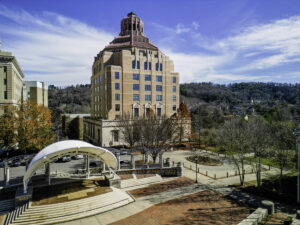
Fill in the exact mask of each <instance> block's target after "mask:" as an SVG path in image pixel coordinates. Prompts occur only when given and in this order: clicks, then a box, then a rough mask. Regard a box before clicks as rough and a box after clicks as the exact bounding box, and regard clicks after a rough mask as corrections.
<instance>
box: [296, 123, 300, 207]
mask: <svg viewBox="0 0 300 225" xmlns="http://www.w3.org/2000/svg"><path fill="white" fill-rule="evenodd" d="M295 135H296V137H297V148H298V163H297V168H298V169H297V170H298V171H297V172H298V176H297V203H300V124H299V125H298V127H297V128H296V129H295Z"/></svg>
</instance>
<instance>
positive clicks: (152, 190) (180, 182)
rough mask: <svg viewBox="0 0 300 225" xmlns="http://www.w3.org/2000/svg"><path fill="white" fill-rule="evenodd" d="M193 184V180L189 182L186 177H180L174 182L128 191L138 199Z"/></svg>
mask: <svg viewBox="0 0 300 225" xmlns="http://www.w3.org/2000/svg"><path fill="white" fill-rule="evenodd" d="M194 183H195V182H194V181H193V180H191V179H189V178H187V177H180V178H177V179H176V180H171V181H167V182H163V183H158V184H152V185H150V186H148V187H145V188H139V189H135V190H132V191H130V194H132V195H133V196H134V197H135V198H140V197H143V196H147V195H152V194H156V193H159V192H163V191H167V190H169V189H174V188H178V187H184V186H189V185H191V184H194Z"/></svg>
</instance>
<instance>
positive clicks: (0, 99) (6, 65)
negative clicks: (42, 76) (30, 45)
mask: <svg viewBox="0 0 300 225" xmlns="http://www.w3.org/2000/svg"><path fill="white" fill-rule="evenodd" d="M0 47H1V43H0ZM23 78H24V74H23V71H22V69H21V67H20V65H19V63H18V61H17V59H16V57H15V56H13V55H12V53H11V52H3V51H1V49H0V105H2V104H12V105H18V104H19V103H20V102H21V99H22V89H23ZM2 113H3V112H2V111H1V109H0V115H1V114H2Z"/></svg>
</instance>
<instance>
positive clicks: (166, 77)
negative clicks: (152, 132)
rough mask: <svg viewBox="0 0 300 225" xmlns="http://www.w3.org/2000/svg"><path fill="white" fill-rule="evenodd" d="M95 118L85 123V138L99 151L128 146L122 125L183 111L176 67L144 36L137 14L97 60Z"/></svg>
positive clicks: (93, 86) (126, 21) (93, 100)
mask: <svg viewBox="0 0 300 225" xmlns="http://www.w3.org/2000/svg"><path fill="white" fill-rule="evenodd" d="M91 92H92V93H91V117H88V118H85V119H84V139H85V140H86V141H89V142H91V143H93V144H96V145H99V146H109V145H122V144H126V143H123V140H122V137H120V134H119V131H118V129H116V128H117V127H118V120H119V119H120V118H122V116H123V115H125V114H129V115H130V116H132V117H141V116H147V115H148V114H149V113H155V114H156V115H157V116H161V115H164V114H165V115H166V116H168V117H170V116H172V115H173V114H174V113H176V110H177V108H178V106H179V74H178V73H176V72H174V63H173V61H172V60H170V58H169V57H168V56H167V55H165V54H164V53H162V52H161V51H160V50H159V49H158V48H157V47H156V46H155V45H154V44H153V43H151V42H150V41H149V38H147V37H146V36H145V34H144V23H143V21H142V20H141V19H140V18H139V17H137V16H136V14H134V13H132V12H131V13H129V14H128V15H127V17H125V18H124V19H123V20H122V21H121V32H120V34H119V36H118V37H116V38H115V39H114V40H113V41H112V42H111V43H110V44H109V45H108V46H106V47H105V48H104V49H103V50H102V51H100V53H99V54H98V55H97V56H96V57H95V59H94V63H93V67H92V77H91Z"/></svg>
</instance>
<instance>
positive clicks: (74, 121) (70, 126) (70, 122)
mask: <svg viewBox="0 0 300 225" xmlns="http://www.w3.org/2000/svg"><path fill="white" fill-rule="evenodd" d="M89 116H90V114H62V116H61V122H62V133H63V135H65V136H67V137H68V139H76V140H83V117H89Z"/></svg>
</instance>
